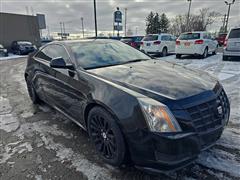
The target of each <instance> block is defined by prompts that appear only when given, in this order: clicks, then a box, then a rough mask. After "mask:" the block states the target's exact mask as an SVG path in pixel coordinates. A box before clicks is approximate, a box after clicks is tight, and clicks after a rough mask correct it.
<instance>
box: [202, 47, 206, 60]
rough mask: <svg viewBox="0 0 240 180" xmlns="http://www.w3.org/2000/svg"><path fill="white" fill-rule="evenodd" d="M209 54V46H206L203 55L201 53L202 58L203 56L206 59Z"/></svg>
mask: <svg viewBox="0 0 240 180" xmlns="http://www.w3.org/2000/svg"><path fill="white" fill-rule="evenodd" d="M207 56H208V48H207V47H206V48H205V49H204V52H203V55H201V58H202V59H205V58H207Z"/></svg>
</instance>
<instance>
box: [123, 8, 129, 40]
mask: <svg viewBox="0 0 240 180" xmlns="http://www.w3.org/2000/svg"><path fill="white" fill-rule="evenodd" d="M127 10H128V9H127V8H125V28H124V29H125V37H126V36H127Z"/></svg>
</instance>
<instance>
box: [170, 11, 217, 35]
mask: <svg viewBox="0 0 240 180" xmlns="http://www.w3.org/2000/svg"><path fill="white" fill-rule="evenodd" d="M219 16H221V14H220V13H218V12H215V11H210V9H208V8H203V9H200V10H199V14H192V15H190V17H189V23H188V27H187V26H186V24H187V15H178V16H176V17H175V18H174V19H172V21H171V26H170V29H169V31H170V32H171V33H173V34H175V35H179V34H181V33H183V32H186V31H206V30H207V28H208V27H209V26H210V25H212V24H213V23H214V22H215V21H216V19H217V18H218V17H219Z"/></svg>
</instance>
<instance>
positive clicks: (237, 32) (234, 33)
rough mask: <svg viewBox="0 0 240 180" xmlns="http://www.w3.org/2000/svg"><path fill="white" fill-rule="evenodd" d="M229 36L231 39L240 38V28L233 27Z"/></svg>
mask: <svg viewBox="0 0 240 180" xmlns="http://www.w3.org/2000/svg"><path fill="white" fill-rule="evenodd" d="M228 38H229V39H232V38H240V29H233V30H231V32H230V34H229V37H228Z"/></svg>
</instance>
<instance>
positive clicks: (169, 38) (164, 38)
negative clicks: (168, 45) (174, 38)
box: [161, 36, 171, 41]
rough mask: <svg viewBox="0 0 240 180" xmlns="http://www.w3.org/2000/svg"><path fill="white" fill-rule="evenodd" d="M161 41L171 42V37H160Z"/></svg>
mask: <svg viewBox="0 0 240 180" xmlns="http://www.w3.org/2000/svg"><path fill="white" fill-rule="evenodd" d="M161 39H162V41H170V40H171V36H162V38H161Z"/></svg>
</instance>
